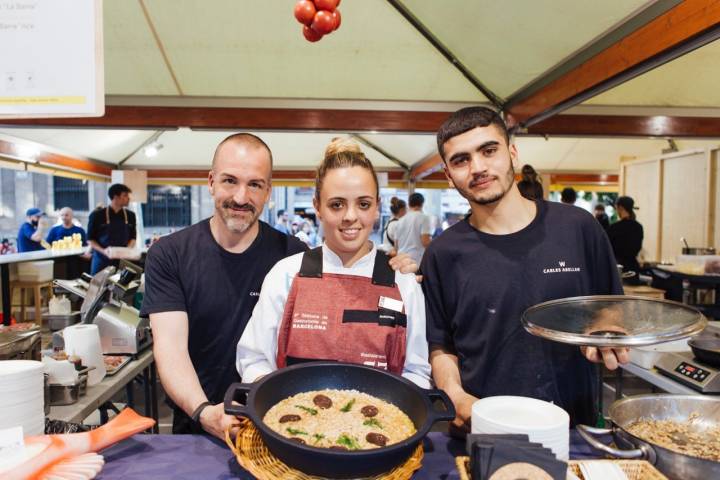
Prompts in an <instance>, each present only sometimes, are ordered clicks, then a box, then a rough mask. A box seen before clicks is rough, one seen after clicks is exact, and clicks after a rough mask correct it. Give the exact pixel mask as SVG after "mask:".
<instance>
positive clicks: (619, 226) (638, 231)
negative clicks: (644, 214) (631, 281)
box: [607, 218, 643, 272]
mask: <svg viewBox="0 0 720 480" xmlns="http://www.w3.org/2000/svg"><path fill="white" fill-rule="evenodd" d="M607 233H608V237H610V244H611V245H612V248H613V251H614V252H615V259H616V260H617V261H618V263H619V264H620V265H622V266H623V267H624V268H623V270H625V271H628V270H630V271H633V272H637V271H639V270H640V264H639V263H638V261H637V256H638V253H640V249H641V248H642V241H643V228H642V225H640V224H639V223H638V222H637V221H635V220H633V219H631V218H626V219H624V220H618V221H617V222H615V223H613V224H612V225H610V227H609V228H608V230H607Z"/></svg>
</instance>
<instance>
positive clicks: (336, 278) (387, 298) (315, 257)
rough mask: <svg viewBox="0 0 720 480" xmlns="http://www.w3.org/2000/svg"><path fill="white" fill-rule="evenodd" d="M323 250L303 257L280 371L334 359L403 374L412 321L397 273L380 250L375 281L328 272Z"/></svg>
mask: <svg viewBox="0 0 720 480" xmlns="http://www.w3.org/2000/svg"><path fill="white" fill-rule="evenodd" d="M322 264H323V254H322V247H318V248H315V249H313V250H309V251H307V252H305V253H304V254H303V258H302V264H301V267H300V272H299V273H298V274H297V275H296V276H295V278H294V279H293V283H292V286H291V288H290V293H289V294H288V299H287V302H286V303H285V311H284V312H283V319H282V323H281V325H280V333H279V336H278V352H277V366H278V368H283V367H286V366H289V365H293V364H296V363H301V362H308V361H317V360H331V361H339V362H348V363H356V364H360V365H368V366H372V367H376V368H380V369H384V370H389V371H390V372H393V373H397V374H399V373H401V372H402V369H403V365H404V364H405V348H406V342H407V341H406V334H405V330H406V328H407V318H406V316H405V311H404V310H405V308H404V306H403V304H402V297H401V296H400V290H399V289H398V287H397V285H396V284H395V272H394V271H393V270H392V269H391V268H390V266H389V265H388V256H387V255H385V254H384V253H383V252H380V251H378V252H377V253H376V256H375V266H374V268H373V275H372V278H367V277H361V276H357V275H338V274H331V273H323V271H322Z"/></svg>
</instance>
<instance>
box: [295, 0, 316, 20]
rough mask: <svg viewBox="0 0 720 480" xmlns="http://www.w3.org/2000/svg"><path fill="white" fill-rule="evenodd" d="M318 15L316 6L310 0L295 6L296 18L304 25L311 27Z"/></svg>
mask: <svg viewBox="0 0 720 480" xmlns="http://www.w3.org/2000/svg"><path fill="white" fill-rule="evenodd" d="M316 13H317V9H316V8H315V4H314V3H313V2H311V1H310V0H300V1H299V2H297V3H296V4H295V18H296V19H297V21H298V22H300V23H302V24H303V25H308V26H310V25H311V24H312V22H313V19H314V18H315V14H316Z"/></svg>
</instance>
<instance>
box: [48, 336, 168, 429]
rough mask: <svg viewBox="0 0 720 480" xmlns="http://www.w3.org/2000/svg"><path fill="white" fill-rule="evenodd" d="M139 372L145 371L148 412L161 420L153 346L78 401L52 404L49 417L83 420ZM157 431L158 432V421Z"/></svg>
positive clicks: (92, 387)
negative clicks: (158, 410)
mask: <svg viewBox="0 0 720 480" xmlns="http://www.w3.org/2000/svg"><path fill="white" fill-rule="evenodd" d="M138 375H144V380H145V415H146V416H150V417H152V418H154V419H155V421H156V422H157V389H156V387H155V385H154V383H155V381H156V375H155V365H154V357H153V352H152V349H147V350H145V351H144V352H142V353H141V354H140V355H139V356H138V358H136V359H134V360H132V361H131V362H130V363H128V364H127V365H125V366H124V367H123V368H122V369H121V370H120V371H119V372H118V373H116V374H115V375H113V376H111V377H107V376H106V377H105V378H104V379H103V380H102V381H101V382H100V383H98V384H97V385H93V386H88V388H87V393H86V394H85V395H84V396H82V397H80V399H79V400H78V402H77V403H74V404H73V405H65V406H56V407H50V413H49V414H48V418H50V419H53V420H63V421H66V422H74V423H82V421H83V420H85V418H87V417H88V416H89V415H90V414H91V413H92V412H93V411H95V410H96V409H98V408H99V407H100V406H101V405H103V404H104V403H105V402H107V401H109V400H110V399H111V398H112V397H113V395H115V394H116V393H117V392H119V391H120V390H122V389H123V387H125V386H126V385H128V384H129V383H130V382H132V380H133V379H134V378H135V377H136V376H138ZM154 433H157V424H156V425H155V428H154Z"/></svg>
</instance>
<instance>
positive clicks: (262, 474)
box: [225, 419, 424, 480]
mask: <svg viewBox="0 0 720 480" xmlns="http://www.w3.org/2000/svg"><path fill="white" fill-rule="evenodd" d="M225 443H227V445H228V447H230V450H232V452H233V454H234V455H235V457H236V458H237V461H238V463H239V464H240V466H241V467H243V468H244V469H245V470H247V471H248V472H250V473H251V474H252V475H253V476H254V477H255V478H258V479H260V480H284V479H287V478H292V479H294V480H322V479H323V477H316V476H313V475H307V474H305V473H303V472H301V471H299V470H295V469H294V468H290V467H288V466H287V465H285V464H284V463H283V462H281V461H280V460H279V459H278V458H277V457H275V456H274V455H273V454H272V453H270V451H269V450H268V449H267V447H266V446H265V443H264V442H263V441H262V438H261V437H260V432H259V431H258V429H257V428H255V425H253V423H252V422H251V421H249V420H246V419H242V420H240V424H239V429H238V432H237V436H236V437H235V440H234V441H233V440H232V439H231V438H230V430H227V431H226V432H225ZM423 455H424V454H423V448H422V443H420V445H419V446H418V447H417V449H415V452H413V454H412V455H411V456H410V458H408V459H407V461H406V462H405V463H404V464H402V465H398V466H397V467H395V468H394V469H393V470H391V471H389V472H387V473H384V474H382V475H377V476H375V477H365V479H367V480H369V479H373V480H380V479H383V480H406V479H410V478H411V477H412V476H413V473H415V471H416V470H417V469H419V468H420V466H421V465H422V459H423Z"/></svg>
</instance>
